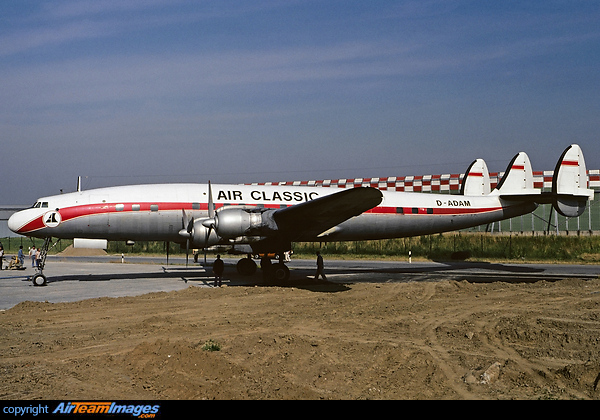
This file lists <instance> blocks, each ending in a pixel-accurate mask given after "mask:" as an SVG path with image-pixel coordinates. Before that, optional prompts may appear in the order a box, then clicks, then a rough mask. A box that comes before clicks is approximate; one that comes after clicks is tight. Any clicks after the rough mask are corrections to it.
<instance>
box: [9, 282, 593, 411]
mask: <svg viewBox="0 0 600 420" xmlns="http://www.w3.org/2000/svg"><path fill="white" fill-rule="evenodd" d="M209 340H212V341H213V342H215V343H217V344H218V345H219V346H220V350H219V351H207V350H204V349H203V346H204V344H205V343H206V342H207V341H209ZM599 349H600V280H589V281H583V280H563V281H557V282H552V283H549V282H537V283H532V284H526V283H518V284H510V283H502V282H496V283H488V284H474V283H468V282H466V281H462V282H455V281H441V282H421V283H416V282H410V283H383V284H373V283H369V284H367V283H364V284H363V283H353V284H347V285H335V284H328V283H320V284H305V285H302V284H296V285H295V286H290V287H277V286H271V287H263V286H258V287H222V288H198V287H194V286H191V287H189V288H188V289H186V290H183V291H179V292H169V293H153V294H148V295H144V296H140V297H131V298H101V299H93V300H86V301H81V302H75V303H57V304H51V303H34V302H24V303H21V304H19V305H17V306H15V307H14V308H12V309H10V310H8V311H4V312H0V354H1V358H0V373H1V377H2V381H1V382H0V398H1V399H67V398H68V399H90V398H91V399H599V398H600V389H599V388H600V386H599V384H598V382H599V380H600V351H599Z"/></svg>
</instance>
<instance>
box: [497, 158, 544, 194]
mask: <svg viewBox="0 0 600 420" xmlns="http://www.w3.org/2000/svg"><path fill="white" fill-rule="evenodd" d="M493 192H494V193H499V194H502V195H506V194H510V195H530V194H540V193H541V191H540V190H538V189H535V188H534V187H533V169H532V168H531V162H530V161H529V156H527V153H525V152H519V153H518V154H517V155H515V157H513V158H512V160H511V161H510V163H509V164H508V167H507V168H506V171H505V172H504V176H503V177H502V179H501V180H500V182H499V183H498V185H497V186H496V189H495V190H494V191H493Z"/></svg>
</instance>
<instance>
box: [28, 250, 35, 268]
mask: <svg viewBox="0 0 600 420" xmlns="http://www.w3.org/2000/svg"><path fill="white" fill-rule="evenodd" d="M29 256H30V257H31V267H32V268H34V267H35V245H34V246H32V247H31V248H29Z"/></svg>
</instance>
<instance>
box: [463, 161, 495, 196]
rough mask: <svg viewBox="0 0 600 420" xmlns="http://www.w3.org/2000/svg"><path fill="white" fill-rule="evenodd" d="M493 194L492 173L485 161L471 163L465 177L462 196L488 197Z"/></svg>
mask: <svg viewBox="0 0 600 420" xmlns="http://www.w3.org/2000/svg"><path fill="white" fill-rule="evenodd" d="M490 192H491V186H490V173H489V171H488V168H487V165H486V164H485V161H484V160H483V159H477V160H475V161H473V163H471V165H470V166H469V167H468V168H467V171H466V172H465V176H464V177H463V181H462V186H461V187H460V193H461V195H488V194H489V193H490Z"/></svg>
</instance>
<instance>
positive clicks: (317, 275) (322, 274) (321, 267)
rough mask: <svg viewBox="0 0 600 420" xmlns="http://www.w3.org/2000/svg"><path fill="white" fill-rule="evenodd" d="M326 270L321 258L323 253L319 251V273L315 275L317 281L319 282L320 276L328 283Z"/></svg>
mask: <svg viewBox="0 0 600 420" xmlns="http://www.w3.org/2000/svg"><path fill="white" fill-rule="evenodd" d="M324 268H325V266H324V264H323V257H322V256H321V253H320V252H319V251H317V273H316V274H315V280H318V278H319V275H321V276H322V277H323V280H325V281H327V277H326V276H325V271H324Z"/></svg>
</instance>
